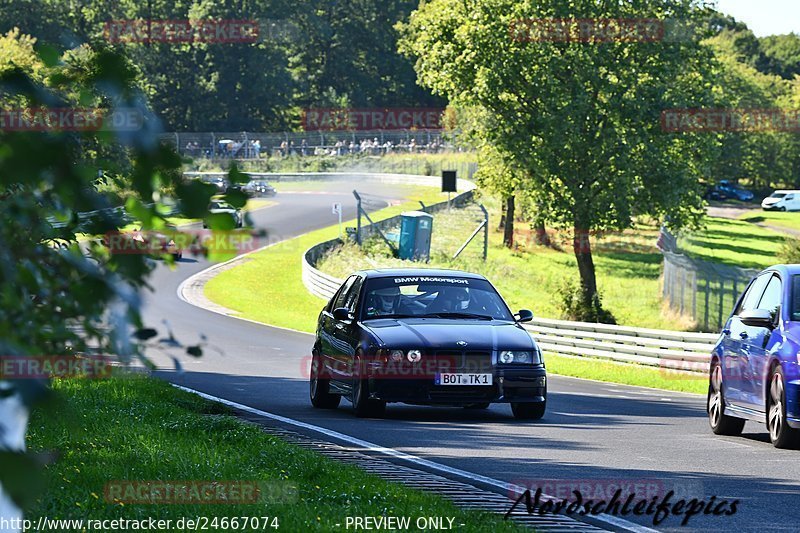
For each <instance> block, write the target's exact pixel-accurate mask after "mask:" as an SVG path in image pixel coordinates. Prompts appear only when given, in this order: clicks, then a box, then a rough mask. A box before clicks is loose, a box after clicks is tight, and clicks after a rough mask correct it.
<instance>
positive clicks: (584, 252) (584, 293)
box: [572, 225, 597, 309]
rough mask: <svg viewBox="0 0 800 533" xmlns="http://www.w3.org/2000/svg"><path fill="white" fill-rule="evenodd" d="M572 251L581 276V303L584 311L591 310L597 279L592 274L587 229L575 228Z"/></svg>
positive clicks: (590, 249)
mask: <svg viewBox="0 0 800 533" xmlns="http://www.w3.org/2000/svg"><path fill="white" fill-rule="evenodd" d="M572 250H573V252H575V259H576V260H577V262H578V272H579V273H580V276H581V302H582V303H583V304H584V305H585V306H586V307H585V308H586V309H591V308H592V302H593V300H594V298H595V296H596V295H597V277H596V276H595V272H594V259H592V245H591V243H590V242H589V230H588V229H586V228H581V227H578V225H576V226H575V235H574V237H573V239H572Z"/></svg>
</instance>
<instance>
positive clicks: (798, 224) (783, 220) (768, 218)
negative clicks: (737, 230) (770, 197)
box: [739, 209, 800, 232]
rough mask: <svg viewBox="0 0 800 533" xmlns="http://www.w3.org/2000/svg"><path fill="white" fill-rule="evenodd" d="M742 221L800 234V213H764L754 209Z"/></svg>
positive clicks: (744, 215) (741, 218) (742, 217)
mask: <svg viewBox="0 0 800 533" xmlns="http://www.w3.org/2000/svg"><path fill="white" fill-rule="evenodd" d="M739 219H740V220H743V221H745V222H750V223H751V224H766V225H768V226H775V227H778V228H784V229H788V230H793V231H795V232H800V213H798V212H796V211H795V212H791V211H763V210H761V209H753V210H752V211H749V212H747V213H745V214H743V215H741V216H740V217H739Z"/></svg>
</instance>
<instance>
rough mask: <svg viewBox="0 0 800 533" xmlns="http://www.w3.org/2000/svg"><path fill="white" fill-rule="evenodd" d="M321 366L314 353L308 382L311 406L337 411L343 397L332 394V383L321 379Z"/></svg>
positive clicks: (317, 356)
mask: <svg viewBox="0 0 800 533" xmlns="http://www.w3.org/2000/svg"><path fill="white" fill-rule="evenodd" d="M319 365H320V360H319V355H318V354H317V353H314V355H313V356H311V375H310V376H309V380H308V384H309V393H310V396H311V405H313V406H314V407H316V408H317V409H336V408H337V407H339V402H340V401H341V400H342V397H341V396H339V395H338V394H331V392H330V387H331V381H330V380H329V379H321V378H320V377H319Z"/></svg>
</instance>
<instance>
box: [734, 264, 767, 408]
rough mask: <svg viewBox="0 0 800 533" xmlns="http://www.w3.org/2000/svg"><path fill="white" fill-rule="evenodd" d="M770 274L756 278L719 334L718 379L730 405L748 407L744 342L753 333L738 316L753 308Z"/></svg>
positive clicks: (756, 305)
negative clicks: (720, 354) (720, 346)
mask: <svg viewBox="0 0 800 533" xmlns="http://www.w3.org/2000/svg"><path fill="white" fill-rule="evenodd" d="M771 276H772V273H770V272H767V273H764V274H761V275H760V276H758V277H757V278H756V279H755V280H753V282H752V283H750V286H749V287H748V288H747V290H746V291H745V294H744V296H743V297H742V300H741V302H740V303H739V305H738V307H737V308H736V309H735V310H734V313H733V315H732V316H731V318H730V319H728V324H727V325H726V328H725V329H724V330H723V331H722V334H723V340H722V346H723V361H722V378H723V383H724V384H725V399H726V401H728V402H730V403H731V404H733V405H738V406H744V407H750V400H749V398H748V394H747V392H746V391H747V390H749V386H748V385H747V382H748V381H749V380H751V379H752V376H751V370H750V363H749V360H748V357H747V352H748V351H749V349H750V344H749V343H747V342H746V341H747V340H748V339H749V338H750V337H751V335H752V334H753V332H752V331H751V328H750V326H747V325H746V324H745V323H743V322H742V321H741V319H740V318H739V315H740V314H741V313H742V312H744V311H749V310H753V309H756V308H757V307H758V303H759V302H760V301H761V296H762V295H763V294H764V289H765V288H766V286H767V283H768V282H769V280H770V277H771Z"/></svg>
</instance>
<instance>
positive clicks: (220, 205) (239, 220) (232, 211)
mask: <svg viewBox="0 0 800 533" xmlns="http://www.w3.org/2000/svg"><path fill="white" fill-rule="evenodd" d="M208 212H209V217H207V218H205V219H204V220H203V227H204V228H207V227H208V226H209V222H210V219H211V218H214V217H217V216H220V215H229V216H230V217H231V218H233V225H234V227H236V228H241V227H242V225H243V224H244V215H243V214H242V210H241V209H237V208H235V207H233V206H232V205H231V204H229V203H228V202H225V201H223V200H213V199H212V200H211V203H210V204H209V205H208Z"/></svg>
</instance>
